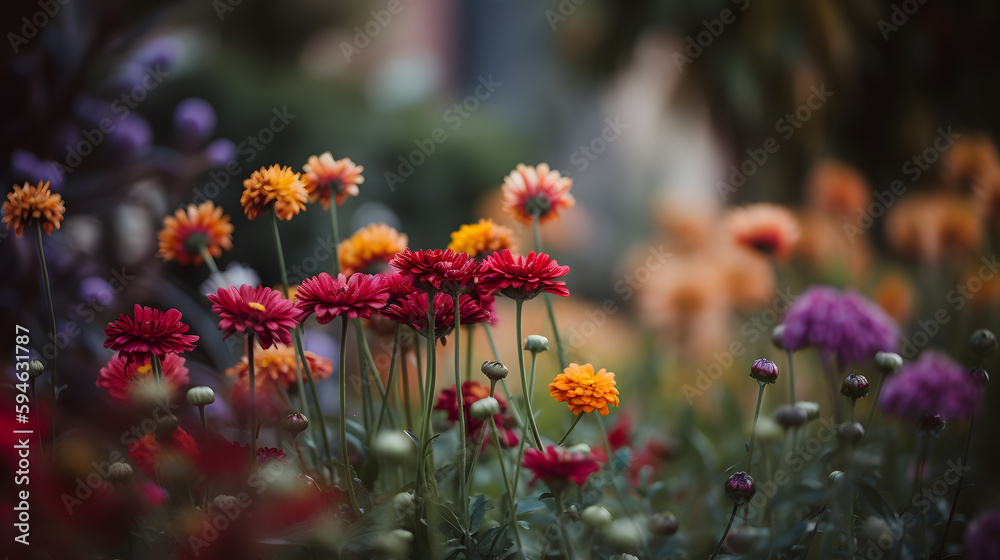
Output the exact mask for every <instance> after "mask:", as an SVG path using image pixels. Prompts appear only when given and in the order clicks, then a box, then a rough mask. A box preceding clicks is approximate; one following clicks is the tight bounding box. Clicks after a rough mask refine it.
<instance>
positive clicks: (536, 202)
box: [524, 195, 550, 216]
mask: <svg viewBox="0 0 1000 560" xmlns="http://www.w3.org/2000/svg"><path fill="white" fill-rule="evenodd" d="M549 205H550V203H549V199H548V198H546V197H544V196H542V195H538V196H533V197H531V198H529V199H528V200H526V201H525V202H524V213H525V214H527V215H529V216H544V215H546V214H548V213H549Z"/></svg>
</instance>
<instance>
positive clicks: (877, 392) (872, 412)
mask: <svg viewBox="0 0 1000 560" xmlns="http://www.w3.org/2000/svg"><path fill="white" fill-rule="evenodd" d="M886 377H888V376H887V375H886V374H885V372H883V373H882V375H881V377H879V379H878V387H876V388H875V400H874V401H872V407H871V409H870V410H869V411H868V421H867V422H865V433H866V434H867V433H868V429H869V428H871V425H872V419H873V418H875V411H876V410H878V399H879V395H881V394H882V385H884V384H885V378H886Z"/></svg>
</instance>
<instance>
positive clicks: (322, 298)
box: [295, 272, 389, 325]
mask: <svg viewBox="0 0 1000 560" xmlns="http://www.w3.org/2000/svg"><path fill="white" fill-rule="evenodd" d="M388 299H389V287H388V286H387V285H386V281H385V279H384V278H383V277H382V276H379V275H372V274H362V273H354V274H352V275H351V277H350V278H347V277H346V276H344V275H343V274H339V275H337V279H336V280H334V279H333V277H332V276H330V275H329V274H327V273H325V272H324V273H322V274H320V275H319V276H313V277H312V278H310V279H308V280H306V281H305V282H303V283H302V285H301V286H300V287H299V290H298V291H297V292H296V293H295V306H296V308H297V309H298V311H299V321H304V320H305V319H306V318H307V317H309V316H310V315H312V314H313V313H315V314H316V320H317V321H319V322H320V324H323V325H325V324H327V323H329V322H330V321H332V320H333V319H335V318H337V317H339V316H341V315H346V316H347V317H350V318H351V319H357V318H358V317H361V318H363V319H368V318H370V317H371V316H372V311H378V310H379V309H382V307H384V306H385V302H386V300H388Z"/></svg>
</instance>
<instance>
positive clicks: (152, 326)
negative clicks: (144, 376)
mask: <svg viewBox="0 0 1000 560" xmlns="http://www.w3.org/2000/svg"><path fill="white" fill-rule="evenodd" d="M187 331H188V326H187V325H185V324H184V323H182V322H181V312H180V311H177V310H176V309H168V310H167V311H160V310H159V309H153V308H151V307H142V306H141V305H138V304H136V306H135V307H134V308H133V311H132V317H126V316H125V314H121V315H119V316H118V320H117V321H115V322H113V323H108V326H107V327H105V329H104V334H105V335H107V337H108V338H107V340H105V341H104V347H105V348H110V349H112V350H117V351H118V353H119V355H121V356H122V357H124V358H125V361H126V362H132V360H136V359H141V358H144V357H146V356H148V355H150V354H152V355H154V356H157V357H159V358H160V359H161V360H162V359H163V357H164V356H166V355H167V354H170V353H174V354H179V353H181V352H187V351H188V350H193V349H194V343H195V342H196V341H197V340H198V336H197V335H193V334H184V333H186V332H187Z"/></svg>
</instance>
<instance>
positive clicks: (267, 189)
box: [240, 165, 309, 220]
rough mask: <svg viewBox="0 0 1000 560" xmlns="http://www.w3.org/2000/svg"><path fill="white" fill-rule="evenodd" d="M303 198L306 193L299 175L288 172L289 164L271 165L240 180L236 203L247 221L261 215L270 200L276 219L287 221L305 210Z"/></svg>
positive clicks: (306, 195) (306, 198)
mask: <svg viewBox="0 0 1000 560" xmlns="http://www.w3.org/2000/svg"><path fill="white" fill-rule="evenodd" d="M307 200H309V193H308V192H306V187H305V185H304V184H303V183H302V181H301V179H300V175H299V174H298V173H292V168H291V167H281V166H280V165H272V166H271V167H261V168H260V170H259V171H254V172H253V175H251V176H250V178H249V179H246V180H244V181H243V196H241V197H240V204H242V205H243V211H244V212H246V215H247V218H250V219H251V220H253V219H255V218H256V217H257V216H260V215H261V214H263V213H264V212H265V211H266V210H267V208H268V206H269V205H270V204H271V203H274V211H275V212H276V213H277V214H278V219H281V220H291V219H292V218H293V217H295V215H296V214H298V213H299V212H301V211H303V210H305V209H306V201H307Z"/></svg>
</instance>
